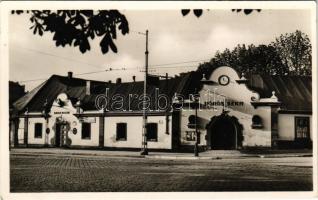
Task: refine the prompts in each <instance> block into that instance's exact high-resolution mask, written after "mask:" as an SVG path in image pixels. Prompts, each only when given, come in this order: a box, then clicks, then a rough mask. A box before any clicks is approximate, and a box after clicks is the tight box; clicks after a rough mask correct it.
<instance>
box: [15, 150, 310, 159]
mask: <svg viewBox="0 0 318 200" xmlns="http://www.w3.org/2000/svg"><path fill="white" fill-rule="evenodd" d="M10 155H24V156H48V155H52V156H72V155H74V156H97V157H111V158H147V159H164V160H221V159H247V158H288V157H312V154H303V155H299V154H296V155H261V154H258V155H241V156H214V157H212V156H198V157H195V156H193V155H189V156H174V155H124V154H118V155H111V154H98V153H52V152H45V153H41V152H10Z"/></svg>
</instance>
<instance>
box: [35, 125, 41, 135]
mask: <svg viewBox="0 0 318 200" xmlns="http://www.w3.org/2000/svg"><path fill="white" fill-rule="evenodd" d="M34 137H35V138H42V123H35V124H34Z"/></svg>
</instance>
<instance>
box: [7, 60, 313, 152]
mask: <svg viewBox="0 0 318 200" xmlns="http://www.w3.org/2000/svg"><path fill="white" fill-rule="evenodd" d="M142 93H143V82H136V81H133V82H128V83H127V82H125V83H121V81H118V82H117V83H110V82H99V81H91V80H84V79H78V78H74V77H73V76H72V73H69V74H68V76H66V77H63V76H57V75H53V76H52V77H50V78H49V79H48V80H47V81H45V82H44V83H42V84H41V85H39V86H38V87H37V88H35V89H33V90H32V91H30V92H29V93H27V94H26V95H24V96H23V97H21V98H20V99H18V100H17V101H16V102H15V103H14V108H15V110H16V113H17V115H16V117H15V120H14V125H15V127H16V128H14V129H11V133H10V134H11V141H10V142H11V146H17V147H18V146H28V147H32V146H37V147H69V148H106V149H107V148H129V149H130V148H131V149H137V148H141V146H142V128H143V116H142V113H143V112H142V103H143V97H142ZM147 94H148V95H149V99H148V103H149V104H148V105H149V106H148V110H147V126H146V129H147V145H148V148H149V149H165V150H178V149H183V148H187V147H192V146H193V145H194V144H195V141H196V140H198V144H199V146H201V147H202V148H203V149H242V148H310V147H311V138H312V134H313V133H312V105H311V104H312V100H311V98H312V97H311V77H291V76H283V77H281V76H261V75H250V76H249V77H244V75H240V74H238V73H237V72H236V71H235V70H234V69H233V68H231V67H226V66H224V67H219V68H217V69H215V70H214V71H213V72H212V73H211V74H210V75H209V77H205V76H204V75H203V77H202V74H200V73H199V72H190V73H184V74H181V75H180V76H176V77H174V78H169V79H164V80H159V82H158V84H157V85H149V86H148V89H147ZM194 99H195V100H196V101H194ZM194 102H196V103H195V104H194ZM195 128H196V129H197V132H198V134H196V129H195ZM197 136H198V138H197Z"/></svg>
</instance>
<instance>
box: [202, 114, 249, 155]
mask: <svg viewBox="0 0 318 200" xmlns="http://www.w3.org/2000/svg"><path fill="white" fill-rule="evenodd" d="M206 128H207V136H208V138H207V139H208V141H207V142H208V146H209V148H211V149H216V150H233V149H238V148H240V147H241V145H242V139H243V138H242V126H241V125H240V124H239V123H238V121H237V119H236V118H235V117H230V116H228V115H225V114H221V115H220V116H215V117H212V119H211V121H210V123H209V124H208V125H207V127H206Z"/></svg>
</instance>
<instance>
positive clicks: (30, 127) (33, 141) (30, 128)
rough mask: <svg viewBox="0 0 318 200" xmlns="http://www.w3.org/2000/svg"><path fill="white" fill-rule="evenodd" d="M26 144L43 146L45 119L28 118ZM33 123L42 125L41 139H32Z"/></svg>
mask: <svg viewBox="0 0 318 200" xmlns="http://www.w3.org/2000/svg"><path fill="white" fill-rule="evenodd" d="M28 120H29V121H28V123H29V124H28V144H45V129H46V127H45V125H46V122H45V119H44V118H29V119H28ZM35 123H41V124H42V137H41V138H35V137H34V125H35Z"/></svg>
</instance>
